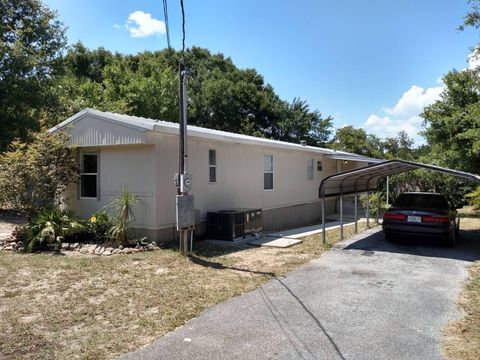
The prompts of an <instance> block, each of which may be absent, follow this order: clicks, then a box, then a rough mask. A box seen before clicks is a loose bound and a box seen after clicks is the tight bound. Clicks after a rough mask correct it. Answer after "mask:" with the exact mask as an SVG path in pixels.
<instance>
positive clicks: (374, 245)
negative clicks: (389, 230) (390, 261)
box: [343, 230, 480, 261]
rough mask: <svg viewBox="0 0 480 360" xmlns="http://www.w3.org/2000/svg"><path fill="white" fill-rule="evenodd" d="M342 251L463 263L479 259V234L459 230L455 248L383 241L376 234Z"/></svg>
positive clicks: (414, 241) (427, 242) (428, 241)
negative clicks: (450, 260)
mask: <svg viewBox="0 0 480 360" xmlns="http://www.w3.org/2000/svg"><path fill="white" fill-rule="evenodd" d="M343 249H344V250H363V251H366V253H365V255H368V252H369V251H380V252H390V253H398V254H408V255H418V256H428V257H438V258H446V259H455V260H463V261H476V260H479V259H480V232H477V231H468V230H461V231H460V235H459V236H458V238H457V244H456V245H455V247H449V246H446V245H444V244H440V243H438V242H437V241H435V240H432V239H425V238H413V239H402V240H395V241H385V238H384V236H383V233H382V232H381V231H380V232H377V233H374V234H372V235H370V236H368V237H365V238H363V239H361V240H358V241H356V242H354V243H352V244H350V245H348V246H346V247H344V248H343Z"/></svg>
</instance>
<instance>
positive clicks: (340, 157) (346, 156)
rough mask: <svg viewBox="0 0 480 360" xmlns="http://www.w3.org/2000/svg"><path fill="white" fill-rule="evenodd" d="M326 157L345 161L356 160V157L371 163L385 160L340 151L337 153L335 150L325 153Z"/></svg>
mask: <svg viewBox="0 0 480 360" xmlns="http://www.w3.org/2000/svg"><path fill="white" fill-rule="evenodd" d="M327 158H330V159H334V160H346V161H349V160H356V161H358V159H362V161H363V162H368V163H373V164H376V163H380V162H384V161H385V160H381V159H375V158H372V157H368V156H361V155H350V154H345V153H342V152H338V153H337V152H335V153H333V154H331V155H327Z"/></svg>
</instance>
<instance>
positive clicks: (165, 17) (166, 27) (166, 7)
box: [163, 0, 171, 50]
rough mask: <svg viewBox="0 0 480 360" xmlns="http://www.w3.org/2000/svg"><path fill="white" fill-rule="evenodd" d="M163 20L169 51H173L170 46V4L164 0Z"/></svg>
mask: <svg viewBox="0 0 480 360" xmlns="http://www.w3.org/2000/svg"><path fill="white" fill-rule="evenodd" d="M163 18H164V20H165V30H166V33H167V45H168V50H170V49H171V46H170V29H169V28H168V4H167V0H163Z"/></svg>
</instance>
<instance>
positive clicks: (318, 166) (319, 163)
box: [317, 161, 323, 171]
mask: <svg viewBox="0 0 480 360" xmlns="http://www.w3.org/2000/svg"><path fill="white" fill-rule="evenodd" d="M322 170H323V164H322V162H321V161H317V171H322Z"/></svg>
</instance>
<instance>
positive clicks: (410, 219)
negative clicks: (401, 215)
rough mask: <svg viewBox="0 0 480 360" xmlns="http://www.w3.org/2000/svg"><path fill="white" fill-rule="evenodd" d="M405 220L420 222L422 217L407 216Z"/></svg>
mask: <svg viewBox="0 0 480 360" xmlns="http://www.w3.org/2000/svg"><path fill="white" fill-rule="evenodd" d="M407 221H408V222H415V223H419V222H422V217H421V216H408V217H407Z"/></svg>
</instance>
